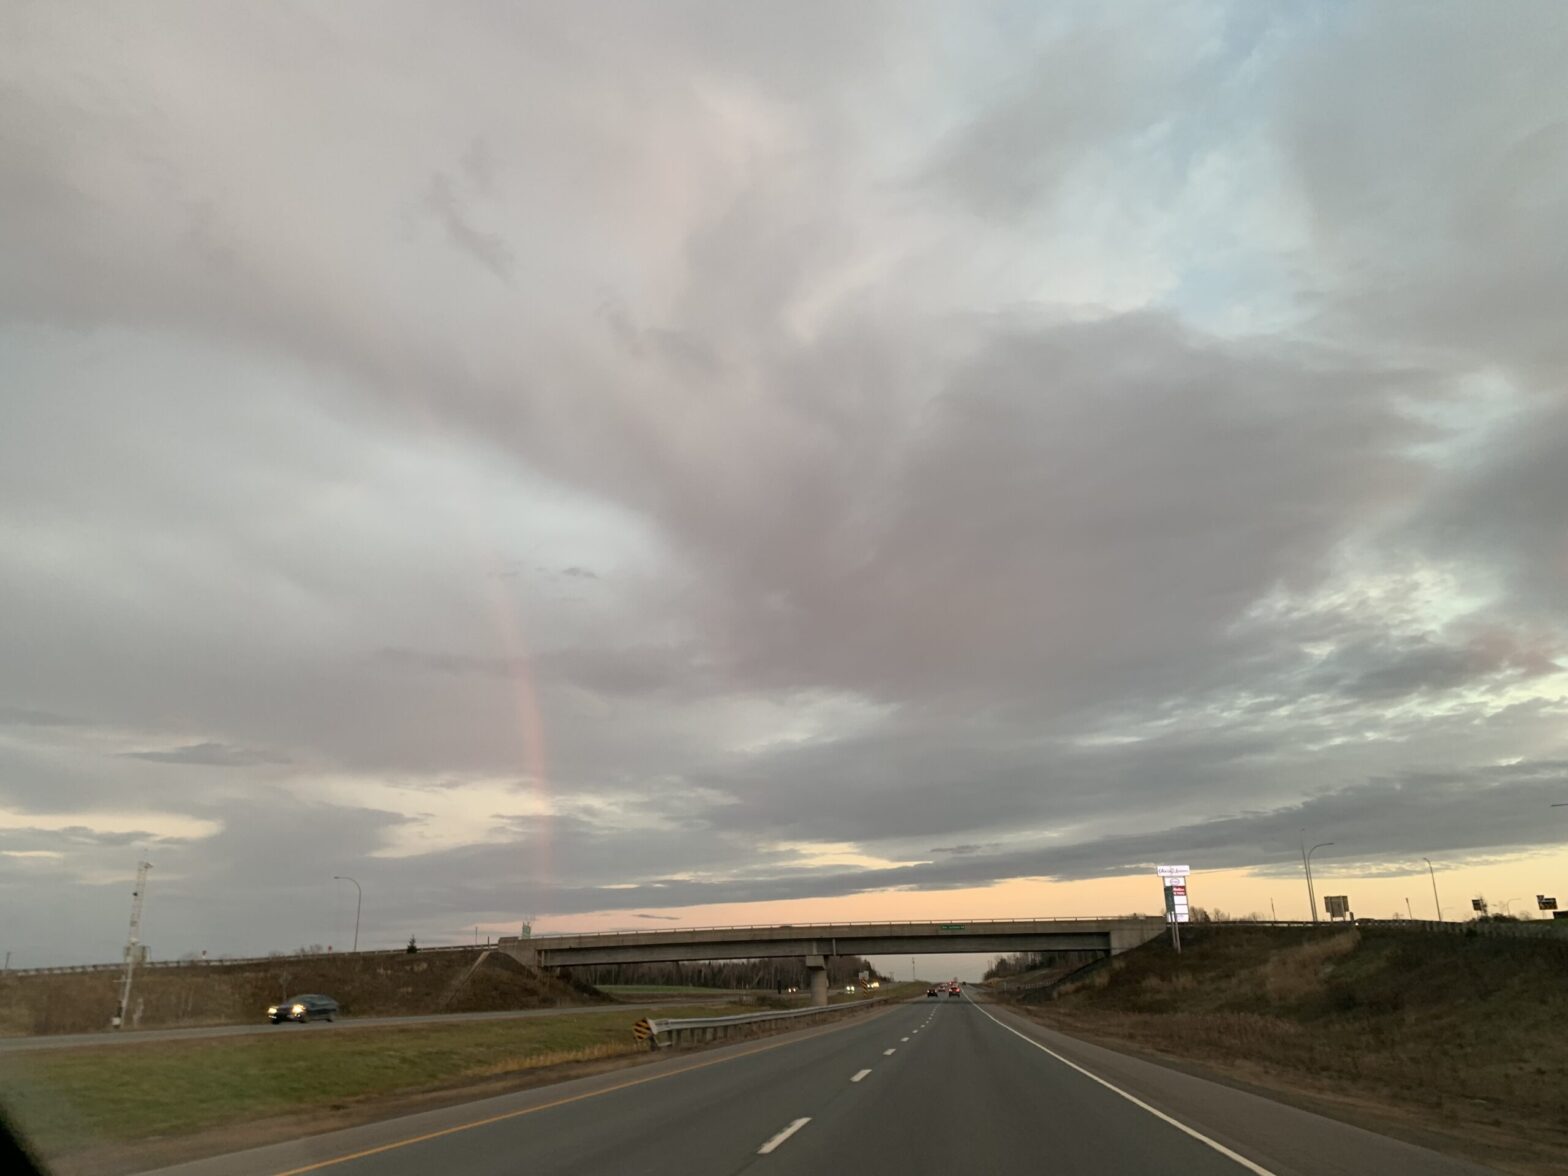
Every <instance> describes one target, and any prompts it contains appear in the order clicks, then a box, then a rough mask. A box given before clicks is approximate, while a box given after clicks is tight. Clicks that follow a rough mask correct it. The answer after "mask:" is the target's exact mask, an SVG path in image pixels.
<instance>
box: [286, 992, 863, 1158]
mask: <svg viewBox="0 0 1568 1176" xmlns="http://www.w3.org/2000/svg"><path fill="white" fill-rule="evenodd" d="M852 1024H854V1022H853V1021H845V1022H842V1023H840V1024H837V1025H829V1026H827V1027H826V1028H824V1029H821V1030H819V1031H817V1032H811V1031H810V1030H807V1031H806V1032H805V1033H803V1034H801V1035H800V1036H796V1035H795V1034H789V1035H787V1036H785V1038H784V1039H783V1040H782V1041H770V1042H768V1044H766V1045H759V1046H758V1047H757V1048H756V1049H748V1050H745V1051H744V1052H741V1053H733V1054H729V1055H727V1056H726V1057H722V1058H710V1059H709V1060H708V1061H706V1062H693V1063H692V1064H691V1065H689V1066H682V1067H681V1068H680V1069H678V1070H666V1071H664V1072H663V1073H662V1074H649V1075H648V1076H647V1077H646V1078H634V1079H632V1080H631V1081H630V1082H618V1083H616V1084H615V1085H614V1086H606V1087H604V1088H603V1089H602V1090H585V1091H583V1092H582V1093H581V1094H573V1095H568V1096H567V1097H566V1098H558V1099H556V1100H554V1101H553V1102H547V1103H540V1104H539V1105H538V1106H536V1107H522V1108H521V1109H519V1110H515V1111H503V1112H502V1113H501V1114H499V1115H490V1116H488V1117H487V1118H484V1119H475V1120H473V1122H471V1123H458V1124H455V1125H453V1126H451V1127H442V1128H441V1129H440V1130H438V1131H426V1132H425V1133H424V1134H423V1135H411V1136H409V1137H408V1138H407V1139H395V1140H393V1141H392V1142H391V1143H383V1144H380V1145H378V1146H376V1147H367V1148H364V1149H363V1150H361V1151H357V1152H349V1153H348V1154H347V1155H341V1156H333V1157H331V1158H330V1159H326V1160H317V1161H316V1162H315V1163H313V1164H305V1165H302V1166H301V1167H298V1168H289V1169H287V1170H285V1171H282V1172H276V1173H274V1174H273V1176H304V1174H305V1173H306V1172H320V1171H321V1170H322V1169H323V1168H335V1167H337V1166H338V1165H339V1164H347V1163H349V1162H350V1161H352V1160H363V1159H365V1158H366V1157H367V1156H377V1155H380V1154H381V1153H382V1152H389V1151H397V1150H398V1149H399V1148H404V1147H409V1146H411V1145H412V1144H416V1143H426V1142H428V1141H429V1140H432V1139H441V1138H443V1137H444V1136H447V1135H456V1134H457V1133H458V1132H460V1131H472V1130H473V1129H474V1128H476V1127H489V1126H490V1125H491V1124H492V1123H504V1122H505V1121H506V1120H508V1119H521V1118H522V1117H523V1116H524V1115H536V1114H538V1113H539V1112H540V1111H550V1110H554V1109H555V1108H556V1107H564V1106H566V1105H567V1104H569V1103H575V1102H582V1101H583V1100H584V1099H587V1098H598V1097H599V1096H600V1095H602V1094H614V1093H615V1092H616V1091H618V1090H627V1089H629V1088H630V1087H633V1086H644V1085H646V1084H647V1083H649V1082H659V1081H661V1080H663V1079H665V1078H674V1077H676V1076H677V1075H680V1074H690V1073H691V1072H692V1071H693V1070H706V1069H707V1068H708V1067H709V1066H722V1065H723V1064H724V1063H725V1062H734V1061H739V1060H740V1059H741V1058H749V1057H752V1056H753V1055H755V1054H759V1053H767V1052H768V1051H769V1050H774V1049H782V1048H783V1047H784V1046H786V1045H797V1044H799V1043H800V1042H802V1041H810V1040H811V1039H812V1038H814V1037H821V1036H824V1035H825V1034H828V1033H836V1032H838V1031H839V1030H840V1029H843V1028H846V1027H848V1026H849V1025H852Z"/></svg>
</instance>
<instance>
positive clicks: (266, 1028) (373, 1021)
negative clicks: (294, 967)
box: [0, 996, 735, 1053]
mask: <svg viewBox="0 0 1568 1176" xmlns="http://www.w3.org/2000/svg"><path fill="white" fill-rule="evenodd" d="M734 999H735V998H734V997H727V996H722V997H713V996H697V997H691V998H689V999H688V998H682V999H680V1000H678V1001H660V1000H648V1001H638V1002H637V1003H635V1004H633V1003H632V1002H630V1001H625V1002H619V1003H616V1004H602V1005H566V1006H563V1007H561V1008H553V1009H507V1010H504V1011H502V1012H496V1013H424V1014H420V1015H416V1016H407V1017H343V1016H339V1017H338V1018H337V1020H335V1021H311V1022H309V1023H307V1024H304V1025H298V1024H295V1023H293V1022H292V1021H285V1022H284V1023H283V1024H281V1025H273V1024H271V1023H270V1022H269V1021H267V1020H266V1018H265V1017H264V1016H260V1015H258V1016H257V1018H256V1022H255V1024H251V1025H201V1026H197V1027H195V1028H191V1029H129V1030H125V1031H123V1032H115V1031H113V1030H107V1029H106V1030H104V1031H103V1032H101V1033H60V1034H55V1035H51V1036H46V1037H0V1053H4V1052H7V1051H12V1050H33V1049H65V1048H68V1047H70V1046H74V1045H134V1044H136V1043H137V1042H143V1041H185V1040H188V1039H192V1038H202V1037H244V1036H246V1035H248V1034H253V1033H271V1034H273V1035H277V1034H279V1033H341V1032H343V1031H345V1030H349V1029H376V1028H382V1027H385V1026H387V1025H430V1024H441V1025H450V1024H455V1023H459V1022H462V1021H509V1020H515V1019H517V1018H521V1017H565V1016H570V1015H572V1014H575V1013H616V1014H619V1015H621V1016H623V1017H624V1016H628V1015H629V1014H628V1012H627V1010H628V1009H650V1008H657V1007H658V1006H659V1005H661V1004H679V1005H682V1006H686V1005H703V1004H728V1003H730V1002H731V1001H732V1000H734Z"/></svg>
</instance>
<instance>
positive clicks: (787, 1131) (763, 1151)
mask: <svg viewBox="0 0 1568 1176" xmlns="http://www.w3.org/2000/svg"><path fill="white" fill-rule="evenodd" d="M809 1122H811V1119H810V1118H809V1117H808V1118H805V1119H796V1120H795V1121H794V1122H793V1123H791V1124H790V1125H789V1126H788V1127H786V1128H784V1130H782V1131H780V1132H779V1133H778V1134H777V1135H775V1136H774V1137H773V1138H772V1139H770V1140H768V1142H767V1143H765V1144H763V1145H762V1146H761V1147H759V1148H758V1149H757V1154H758V1155H759V1156H765V1155H767V1154H768V1153H769V1152H771V1151H773V1150H774V1149H775V1148H776V1147H778V1146H779V1145H780V1144H782V1143H783V1142H784V1141H785V1140H786V1139H788V1138H789V1137H790V1136H791V1135H794V1134H795V1132H797V1131H799V1130H800V1129H801V1128H802V1127H804V1126H805V1125H806V1124H807V1123H809Z"/></svg>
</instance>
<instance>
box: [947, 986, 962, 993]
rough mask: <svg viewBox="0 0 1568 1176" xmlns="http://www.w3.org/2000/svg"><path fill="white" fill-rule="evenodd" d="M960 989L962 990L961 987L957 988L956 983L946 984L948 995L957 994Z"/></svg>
mask: <svg viewBox="0 0 1568 1176" xmlns="http://www.w3.org/2000/svg"><path fill="white" fill-rule="evenodd" d="M962 991H963V990H962V989H961V988H959V987H958V985H957V984H949V985H948V986H947V995H948V996H958V995H959V994H960V993H961V992H962Z"/></svg>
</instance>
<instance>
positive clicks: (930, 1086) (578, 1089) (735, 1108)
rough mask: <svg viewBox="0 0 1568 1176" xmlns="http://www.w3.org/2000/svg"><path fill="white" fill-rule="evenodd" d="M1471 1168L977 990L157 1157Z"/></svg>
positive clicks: (494, 1164)
mask: <svg viewBox="0 0 1568 1176" xmlns="http://www.w3.org/2000/svg"><path fill="white" fill-rule="evenodd" d="M1014 1171H1016V1172H1048V1173H1051V1174H1052V1176H1091V1174H1092V1176H1102V1174H1106V1173H1112V1174H1127V1176H1145V1174H1148V1173H1161V1174H1183V1176H1185V1174H1188V1173H1191V1174H1192V1176H1237V1174H1238V1173H1252V1174H1253V1176H1270V1174H1272V1176H1351V1174H1355V1176H1364V1174H1365V1173H1374V1172H1375V1173H1378V1174H1379V1176H1407V1174H1408V1176H1461V1174H1475V1173H1480V1172H1483V1171H1485V1169H1482V1168H1478V1167H1475V1166H1473V1165H1469V1164H1465V1163H1461V1162H1458V1161H1454V1160H1449V1159H1446V1158H1444V1157H1443V1156H1440V1155H1437V1154H1436V1153H1433V1152H1429V1151H1424V1150H1422V1149H1420V1148H1416V1147H1412V1146H1410V1145H1408V1144H1404V1143H1400V1142H1398V1141H1395V1140H1392V1139H1387V1138H1384V1137H1383V1136H1379V1135H1374V1134H1372V1133H1370V1132H1367V1131H1363V1130H1361V1129H1360V1128H1356V1127H1351V1126H1348V1125H1346V1124H1343V1123H1338V1122H1335V1121H1333V1120H1331V1119H1325V1118H1322V1117H1320V1116H1317V1115H1313V1114H1310V1113H1308V1112H1306V1111H1301V1110H1296V1109H1295V1108H1292V1107H1288V1106H1285V1105H1283V1104H1281V1103H1275V1102H1272V1101H1270V1100H1268V1099H1264V1098H1260V1097H1258V1096H1256V1095H1252V1094H1247V1093H1245V1092H1243V1091H1238V1090H1233V1089H1231V1088H1230V1087H1227V1086H1220V1085H1217V1084H1215V1083H1212V1082H1206V1081H1203V1080H1202V1079H1198V1078H1193V1077H1191V1076H1189V1075H1185V1074H1180V1073H1177V1072H1176V1071H1173V1070H1168V1069H1165V1068H1164V1067H1161V1066H1157V1065H1153V1064H1151V1063H1147V1062H1142V1061H1138V1060H1137V1059H1134V1058H1129V1057H1125V1056H1123V1055H1120V1054H1116V1053H1114V1052H1112V1051H1109V1050H1102V1049H1098V1048H1097V1047H1094V1046H1088V1045H1084V1044H1083V1043H1080V1042H1076V1041H1073V1040H1071V1039H1069V1038H1063V1037H1061V1036H1060V1035H1059V1034H1054V1033H1051V1032H1049V1031H1047V1030H1042V1029H1040V1028H1038V1027H1037V1026H1034V1025H1032V1024H1031V1023H1029V1022H1027V1021H1025V1020H1023V1019H1021V1018H1018V1017H1015V1016H1013V1015H1012V1014H1009V1013H1006V1012H1004V1011H1001V1010H999V1009H996V1008H993V1007H989V1006H985V1005H977V1004H974V1003H973V1002H971V1001H970V1000H969V999H968V997H967V996H965V997H962V998H952V997H942V998H940V999H938V1000H924V1001H921V1002H919V1003H910V1004H901V1005H896V1006H893V1007H892V1008H890V1009H889V1010H887V1011H885V1012H881V1013H875V1014H871V1015H869V1016H863V1017H856V1018H854V1019H853V1020H851V1021H849V1022H847V1023H841V1024H838V1025H833V1026H828V1027H825V1028H818V1029H808V1030H803V1031H800V1032H797V1033H790V1034H787V1035H784V1036H780V1037H772V1038H766V1039H762V1040H759V1041H751V1042H744V1043H738V1044H735V1045H731V1046H725V1047H722V1048H720V1049H716V1050H709V1051H702V1052H693V1053H682V1054H677V1055H675V1056H672V1057H668V1058H661V1059H660V1060H658V1061H657V1062H654V1063H652V1064H650V1065H646V1066H642V1067H638V1068H633V1069H629V1070H621V1071H618V1072H615V1073H610V1074H603V1075H599V1076H596V1077H594V1078H588V1079H582V1080H579V1081H575V1082H569V1083H563V1084H560V1085H557V1086H552V1087H547V1088H544V1089H536V1090H530V1091H525V1092H519V1093H517V1094H511V1095H504V1096H501V1097H497V1098H490V1099H485V1100H483V1101H481V1102H473V1103H467V1104H464V1105H462V1106H458V1107H449V1108H445V1109H443V1110H440V1111H428V1112H424V1113H421V1114H418V1115H411V1116H408V1117H406V1118H401V1119H393V1120H388V1121H385V1122H382V1123H376V1124H371V1125H368V1126H363V1127H356V1128H351V1129H349V1130H346V1131H338V1132H333V1133H330V1134H326V1135H319V1136H315V1137H312V1138H308V1139H302V1140H295V1141H291V1142H288V1143H283V1144H275V1145H273V1146H270V1147H265V1148H258V1149H255V1150H253V1151H248V1152H238V1153H235V1154H232V1155H227V1156H221V1157H217V1158H215V1159H211V1160H203V1161H198V1162H196V1163H190V1164H182V1165H180V1166H178V1167H174V1168H167V1169H163V1170H162V1173H161V1174H160V1176H220V1174H221V1176H303V1174H304V1173H307V1172H312V1173H313V1172H322V1173H330V1174H331V1176H425V1174H426V1173H432V1172H439V1173H443V1174H451V1176H515V1174H517V1173H520V1172H526V1173H529V1174H530V1176H601V1174H603V1173H617V1174H621V1173H627V1174H632V1173H637V1174H645V1176H663V1174H669V1176H707V1174H709V1173H713V1174H729V1173H741V1172H745V1173H758V1174H764V1173H766V1174H780V1176H782V1174H799V1176H807V1174H809V1176H822V1174H823V1173H829V1172H854V1173H856V1174H857V1176H879V1174H883V1173H886V1174H887V1176H920V1174H925V1173H929V1174H932V1176H948V1174H951V1173H965V1174H969V1173H992V1172H1014Z"/></svg>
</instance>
